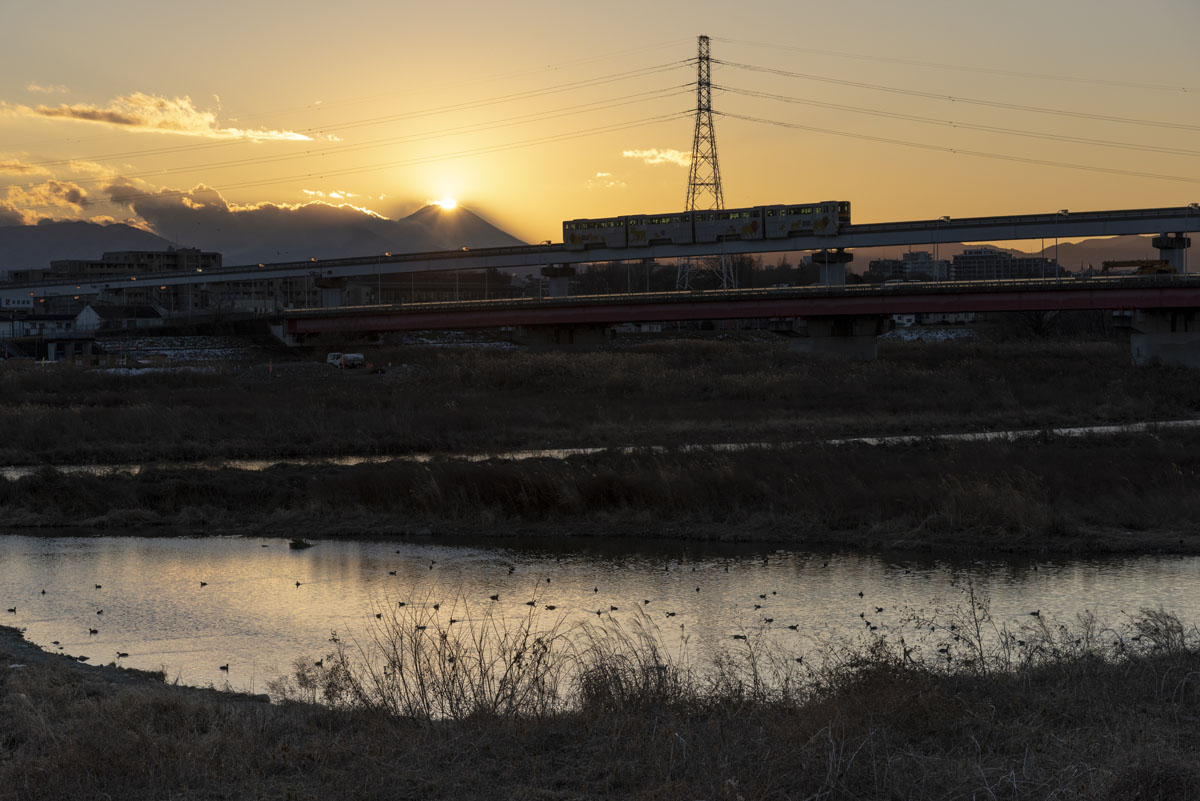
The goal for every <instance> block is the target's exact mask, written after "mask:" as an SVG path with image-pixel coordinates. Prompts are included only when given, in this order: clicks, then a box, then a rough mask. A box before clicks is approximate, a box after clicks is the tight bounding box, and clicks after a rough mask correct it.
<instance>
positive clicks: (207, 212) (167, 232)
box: [105, 181, 457, 264]
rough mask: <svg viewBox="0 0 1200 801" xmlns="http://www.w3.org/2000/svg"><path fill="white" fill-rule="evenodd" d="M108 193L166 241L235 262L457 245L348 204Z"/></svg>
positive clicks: (125, 189)
mask: <svg viewBox="0 0 1200 801" xmlns="http://www.w3.org/2000/svg"><path fill="white" fill-rule="evenodd" d="M105 192H106V194H107V195H108V196H109V198H110V199H112V200H113V201H114V202H117V203H121V204H122V205H124V206H126V207H127V208H129V209H130V210H131V211H132V212H134V213H135V214H136V215H137V216H138V217H140V218H141V219H143V220H145V221H146V223H147V224H148V225H149V226H150V228H151V229H152V230H153V231H154V232H155V233H157V234H158V235H159V236H162V237H165V238H167V239H170V240H172V241H174V242H178V243H179V244H181V245H186V246H195V247H200V248H203V249H205V250H215V251H218V252H220V253H223V254H224V256H225V261H226V263H229V264H245V263H254V262H265V261H299V260H305V259H309V258H314V257H315V258H318V259H323V258H336V257H339V256H366V255H373V254H379V253H383V252H385V251H393V252H405V251H422V250H441V249H445V248H448V247H457V245H453V246H452V245H449V244H447V243H445V242H441V241H439V240H438V238H437V237H436V236H435V235H434V234H433V233H431V232H430V231H429V229H427V228H426V227H425V226H423V225H420V224H418V223H413V222H406V221H403V220H389V219H386V218H384V217H381V216H379V215H377V214H374V213H372V212H370V211H367V210H365V209H361V208H358V207H355V206H349V205H343V206H334V205H330V204H328V203H322V202H316V203H306V204H302V205H279V204H274V203H257V204H254V205H249V206H239V205H236V204H232V203H229V202H228V201H226V200H225V199H224V198H223V197H222V196H221V194H220V193H219V192H217V191H216V190H215V189H212V188H210V187H207V186H197V187H195V188H193V189H190V190H188V191H184V192H171V191H161V192H156V193H152V194H151V193H147V192H146V191H145V190H143V189H139V188H138V187H136V186H134V185H133V184H130V183H128V182H125V181H121V182H117V183H114V184H112V185H111V186H108V187H106V188H105Z"/></svg>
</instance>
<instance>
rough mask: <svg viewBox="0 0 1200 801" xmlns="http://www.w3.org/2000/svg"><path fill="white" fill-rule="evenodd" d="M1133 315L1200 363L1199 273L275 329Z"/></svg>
mask: <svg viewBox="0 0 1200 801" xmlns="http://www.w3.org/2000/svg"><path fill="white" fill-rule="evenodd" d="M1086 309H1102V310H1132V311H1135V312H1136V317H1135V320H1134V325H1135V326H1136V327H1137V328H1138V329H1139V331H1138V333H1135V334H1134V335H1133V337H1132V339H1131V343H1132V349H1133V357H1134V360H1135V361H1136V362H1138V363H1150V362H1153V361H1156V360H1157V361H1162V362H1168V363H1173V364H1187V365H1189V366H1197V367H1200V276H1180V275H1166V276H1133V277H1091V278H1073V277H1072V278H1049V279H1022V280H999V281H961V282H953V281H951V282H926V283H903V284H882V285H881V284H860V285H851V286H838V287H821V286H816V287H787V288H771V289H726V290H709V291H704V292H698V291H690V292H664V293H639V294H612V295H580V296H576V297H569V298H544V299H534V298H516V299H507V300H492V301H460V302H445V303H416V304H406V305H403V306H363V307H344V308H338V309H300V310H293V311H287V312H284V313H283V315H282V320H281V322H280V323H279V325H278V326H277V333H278V335H279V336H280V337H281V338H282V339H284V341H287V342H290V343H292V344H303V343H304V342H305V341H306V340H310V339H311V338H313V337H318V336H322V335H336V336H361V335H373V334H381V333H387V332H395V331H413V330H425V329H434V330H436V329H464V328H503V327H513V328H518V329H526V330H531V331H542V332H545V334H546V335H547V336H546V337H545V339H544V340H543V341H546V342H548V343H560V344H570V343H575V342H579V341H595V340H596V339H597V336H598V334H600V333H602V332H603V331H604V330H605V329H606V328H607V327H608V326H610V325H613V324H615V323H621V322H651V321H653V322H677V321H692V320H734V319H763V318H791V319H803V320H805V321H806V323H807V333H808V336H807V337H805V338H804V340H803V341H798V343H797V344H798V345H799V346H800V347H801V348H802V349H804V350H808V351H811V352H815V353H828V354H831V355H838V356H842V357H845V358H856V359H869V358H874V355H875V337H876V336H877V335H878V334H880V333H883V332H884V330H886V321H887V320H889V319H890V317H891V315H893V314H918V313H928V312H943V313H951V312H976V313H979V312H1044V311H1057V310H1086Z"/></svg>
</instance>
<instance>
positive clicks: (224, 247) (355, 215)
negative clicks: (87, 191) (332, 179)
mask: <svg viewBox="0 0 1200 801" xmlns="http://www.w3.org/2000/svg"><path fill="white" fill-rule="evenodd" d="M157 211H159V210H155V209H150V208H147V209H145V210H144V214H143V216H144V217H145V218H146V219H147V220H148V221H150V223H151V225H153V226H154V227H155V228H157V229H158V230H168V231H172V232H175V233H176V234H177V235H178V236H179V238H180V239H181V240H182V241H185V242H187V243H188V245H187V246H188V247H198V248H200V249H201V250H206V251H215V252H217V253H220V254H222V256H223V257H224V262H225V264H227V265H238V264H254V263H257V262H282V261H302V260H308V259H310V258H317V259H334V258H339V257H343V256H346V257H348V256H371V255H377V254H381V253H385V252H391V253H414V252H427V251H433V250H457V249H458V248H460V247H464V246H465V247H470V248H486V247H502V246H506V245H520V244H523V243H522V242H521V240H519V239H517V238H516V237H514V236H511V235H509V234H508V233H506V232H504V231H502V230H501V229H499V228H497V227H496V226H494V225H492V224H491V223H489V222H488V221H486V220H484V219H483V218H482V217H480V216H479V215H478V214H475V213H474V212H472V211H469V210H468V209H465V208H463V207H461V206H459V207H458V208H455V209H452V210H445V209H442V208H441V207H440V206H426V207H424V208H422V209H420V210H418V211H417V212H415V213H413V214H410V215H409V216H408V217H405V218H404V219H401V220H389V219H386V218H383V217H378V216H374V215H370V214H364V213H362V212H361V211H359V210H357V209H353V208H348V207H347V208H338V207H332V206H325V205H320V204H313V205H309V206H303V207H300V208H298V209H284V208H278V207H265V208H259V209H253V210H250V211H245V212H231V211H229V210H226V209H219V208H218V209H217V210H215V211H214V210H213V209H202V210H200V211H193V210H190V209H174V210H172V211H173V216H170V217H168V216H162V217H159V216H158V214H156V212H157ZM172 246H173V243H172V242H170V241H168V240H166V239H164V238H162V237H160V236H156V235H154V234H152V233H148V232H146V231H142V230H139V229H137V228H133V227H131V226H128V225H123V224H111V225H100V224H97V223H90V222H44V223H41V224H39V225H25V226H0V270H11V269H27V268H35V269H40V268H46V267H49V266H50V262H51V261H53V260H56V259H98V258H100V255H101V254H102V253H104V252H105V251H114V250H166V249H167V248H168V247H172Z"/></svg>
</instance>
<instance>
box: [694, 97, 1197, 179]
mask: <svg viewBox="0 0 1200 801" xmlns="http://www.w3.org/2000/svg"><path fill="white" fill-rule="evenodd" d="M717 113H719V114H720V115H721V116H722V117H728V118H730V119H735V120H745V121H747V122H757V123H761V124H764V125H775V126H778V127H780V128H793V129H796V130H801V131H812V132H814V133H824V134H831V135H833V136H844V137H848V138H850V139H863V140H866V141H869V142H883V143H885V144H889V145H903V146H905V147H917V148H921V149H922V150H934V151H937V152H939V153H953V154H955V155H963V156H979V157H980V158H988V159H998V160H1001V161H1015V162H1020V163H1022V164H1036V165H1039V166H1043V167H1065V168H1067V169H1072V170H1087V171H1088V172H1103V173H1108V174H1110V175H1127V176H1131V177H1134V178H1158V179H1161V180H1164V181H1181V182H1183V183H1190V184H1200V178H1187V177H1183V176H1179V175H1164V174H1161V173H1153V172H1140V171H1138V170H1121V169H1117V168H1115V167H1095V166H1092V165H1087V164H1070V163H1067V162H1063V161H1050V160H1048V159H1035V158H1028V157H1025V156H1010V155H1005V154H1002V153H987V152H984V151H980V150H964V149H963V148H957V147H947V146H944V145H932V144H929V143H928V142H910V141H907V140H904V139H891V138H888V137H885V136H871V135H870V134H859V133H852V132H850V131H837V130H833V129H831V128H818V127H816V126H814V125H801V124H799V123H792V122H782V121H780V120H768V119H764V118H762V117H750V116H747V115H743V114H733V113H730V112H727V111H725V112H717Z"/></svg>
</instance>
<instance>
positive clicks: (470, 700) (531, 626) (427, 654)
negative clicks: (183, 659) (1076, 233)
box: [0, 598, 1200, 801]
mask: <svg viewBox="0 0 1200 801" xmlns="http://www.w3.org/2000/svg"><path fill="white" fill-rule="evenodd" d="M974 601H975V602H976V604H977V606H976V608H975V610H974V611H970V610H967V609H959V610H954V611H952V612H949V613H944V614H938V613H931V616H930V617H927V618H925V619H924V620H923V621H922V622H923V623H931V625H933V627H934V632H932V633H929V634H928V635H927V636H925V637H924V638H922V639H915V636H916V635H914V639H912V640H909V641H907V642H904V641H900V640H893V639H885V638H878V639H873V640H870V641H866V642H864V643H841V644H838V643H830V644H827V645H826V647H825V652H824V656H823V658H819V659H813V660H808V661H806V662H805V663H804V664H802V665H801V664H799V663H797V662H795V660H794V659H789V658H787V655H784V654H777V653H774V652H771V651H770V650H769V649H766V648H762V647H759V646H758V644H756V643H755V642H753V641H752V640H748V641H747V642H746V643H744V644H740V645H741V647H739V648H738V649H735V650H733V651H730V652H728V653H726V654H725V655H724V656H722V657H720V658H718V659H717V660H716V661H714V662H711V663H705V664H703V665H699V666H693V665H692V664H690V663H689V661H688V658H687V655H686V654H684V653H679V654H671V653H668V651H667V649H665V648H663V647H661V646H660V645H659V644H658V640H657V639H656V638H655V637H654V636H652V633H651V632H650V631H649V630H648V629H644V628H643V629H641V630H640V631H638V630H633V631H631V630H621V629H615V628H613V627H611V626H607V625H605V626H597V627H594V628H592V629H591V630H590V631H589V632H587V633H586V635H584V636H580V633H579V632H567V631H564V630H563V629H562V628H561V625H560V624H558V623H557V622H556V621H555V620H553V619H542V618H541V617H539V616H531V617H529V618H527V619H524V620H519V621H509V622H508V623H505V624H501V623H500V622H499V621H496V620H494V619H491V618H488V617H486V616H485V617H483V618H479V619H476V620H474V621H472V622H471V623H470V624H467V623H462V624H457V625H455V626H453V627H452V626H450V625H449V624H447V623H446V622H445V621H446V620H448V617H447V616H444V615H443V616H442V617H441V618H440V619H441V621H442V623H441V624H438V623H437V621H436V620H434V619H429V618H424V617H421V616H420V615H422V614H423V613H420V612H411V613H400V612H398V614H397V615H396V616H395V617H394V618H392V619H390V620H387V621H384V622H383V623H381V625H380V628H379V630H378V631H377V633H376V637H375V638H372V639H371V640H370V641H369V642H367V643H363V644H362V645H361V647H359V646H356V645H353V644H347V643H344V642H337V643H335V644H334V646H335V647H334V650H333V653H331V654H330V655H328V656H326V657H325V658H324V659H323V663H322V665H321V667H319V668H317V667H315V666H313V665H311V663H310V664H308V665H307V666H306V667H304V668H303V669H302V670H300V671H299V672H298V674H297V676H296V679H295V684H294V687H295V688H297V692H299V693H300V694H301V695H307V697H308V698H309V699H311V698H321V699H324V700H325V701H326V703H325V704H322V705H316V706H314V705H311V704H308V703H302V702H289V703H285V704H283V705H282V706H275V705H271V706H267V705H262V704H257V705H255V704H247V703H242V702H236V701H225V700H214V699H213V698H211V697H205V696H201V695H196V694H193V693H184V692H182V691H180V690H177V689H173V688H168V687H154V686H146V687H140V688H134V689H129V688H119V687H116V686H113V685H107V684H104V683H103V682H101V681H99V680H90V679H87V678H81V677H79V675H78V673H76V672H74V671H71V672H68V671H65V670H61V669H56V668H55V667H53V666H49V667H46V668H39V669H37V670H11V669H8V670H4V671H3V673H0V719H3V720H4V721H6V726H5V729H4V732H3V734H0V798H3V799H9V798H11V799H22V801H23V800H24V799H35V798H36V799H60V798H64V799H65V798H72V799H76V798H97V799H99V798H116V797H119V798H124V799H192V798H255V799H275V798H279V799H293V798H305V799H307V798H312V799H316V798H334V797H337V798H343V797H353V798H380V799H382V798H409V797H412V798H418V797H419V798H454V799H496V798H511V799H530V798H532V799H574V798H614V799H618V798H620V799H625V798H629V799H657V798H713V799H729V800H730V801H734V799H746V800H749V799H773V798H797V799H888V800H889V801H890V800H891V799H945V798H979V799H989V798H1006V799H1049V798H1054V799H1111V801H1117V799H1122V801H1123V800H1124V799H1133V798H1138V799H1164V800H1166V799H1169V800H1170V801H1185V799H1194V798H1196V797H1200V770H1198V769H1197V766H1196V760H1195V755H1196V753H1197V751H1198V750H1200V728H1198V727H1197V726H1196V725H1195V721H1196V720H1197V717H1198V716H1200V692H1198V689H1197V688H1198V682H1200V638H1198V636H1197V632H1196V630H1195V628H1188V627H1185V626H1184V625H1183V624H1182V623H1180V621H1178V620H1177V619H1176V618H1174V617H1172V616H1171V615H1169V614H1167V613H1165V612H1162V611H1161V610H1157V611H1154V610H1152V611H1145V612H1143V613H1141V614H1140V615H1138V616H1136V617H1135V618H1133V619H1131V620H1129V621H1126V623H1125V624H1123V625H1120V626H1117V627H1102V626H1099V625H1097V624H1096V623H1095V621H1081V622H1080V623H1079V624H1077V625H1075V626H1068V627H1065V628H1060V627H1057V626H1053V625H1051V624H1050V623H1049V622H1047V624H1046V625H1044V626H1041V625H1038V624H1039V623H1040V621H1033V623H1032V624H1031V625H1030V626H1028V627H1025V628H1023V629H1021V630H1018V631H1013V632H1006V631H1004V630H1003V628H1000V629H999V630H998V631H997V632H995V634H998V635H1001V636H993V635H992V634H988V635H987V636H984V637H983V639H982V640H981V641H980V642H978V643H971V642H967V643H964V644H963V646H962V648H963V653H964V654H970V653H979V654H982V655H983V659H982V661H977V662H970V663H969V662H967V661H965V660H961V661H960V660H959V659H958V658H957V657H954V658H951V659H950V660H946V659H945V655H944V654H942V653H940V652H939V651H938V650H936V649H937V648H941V647H943V646H941V645H939V643H940V642H942V641H943V640H945V641H949V642H951V643H955V641H954V640H953V639H952V638H951V632H952V631H953V633H954V634H955V635H958V636H959V637H960V639H959V642H962V641H963V640H965V639H969V638H971V637H972V636H974V635H973V634H971V633H970V630H964V629H962V628H960V627H959V625H958V624H959V623H965V622H969V621H971V620H976V621H977V622H978V628H977V629H975V630H978V631H980V632H985V633H986V631H987V628H988V626H989V625H990V618H989V617H988V616H987V609H986V603H985V602H984V601H983V599H978V598H974ZM401 611H402V610H401ZM413 615H416V617H414V616H413ZM420 621H424V622H420ZM914 623H915V621H914ZM415 625H426V626H428V628H427V629H425V632H427V636H421V637H414V636H412V632H413V631H415V628H414V629H410V626H412V627H415ZM950 626H955V629H953V630H951V629H950ZM960 632H963V633H961V634H960ZM1008 634H1011V635H1013V636H1014V637H1016V638H1018V639H1019V640H1020V641H1021V642H1023V643H1024V645H1023V646H1016V645H1013V644H1011V643H1009V642H1008V639H1007V635H1008ZM443 635H444V636H443ZM568 635H569V636H568ZM568 640H569V642H568ZM539 641H540V642H541V643H543V644H544V647H543V648H542V649H541V650H540V651H537V652H536V653H535V652H534V650H536V649H534V646H536V644H537V643H538V642H539ZM955 647H957V643H955ZM531 649H534V650H531ZM518 654H520V655H521V658H520V660H517V655H518ZM0 656H3V655H0ZM527 659H528V660H531V661H530V663H528V664H527V663H526V660H527ZM3 661H4V660H3V659H0V662H3ZM518 661H519V664H517V662H518ZM382 666H388V667H389V670H392V671H395V670H400V669H403V670H404V671H405V674H404V676H405V678H403V679H397V678H396V677H395V673H394V672H392V673H390V674H385V673H383V671H382ZM409 671H411V672H409ZM505 676H520V677H521V678H520V679H519V680H514V681H509V682H506V681H505V679H504V677H505ZM398 683H399V684H405V685H406V687H407V688H406V689H403V690H399V689H398ZM516 688H522V689H521V690H520V691H519V692H512V690H514V689H516ZM517 699H519V700H517ZM497 701H499V703H497ZM410 713H411V714H410Z"/></svg>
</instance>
